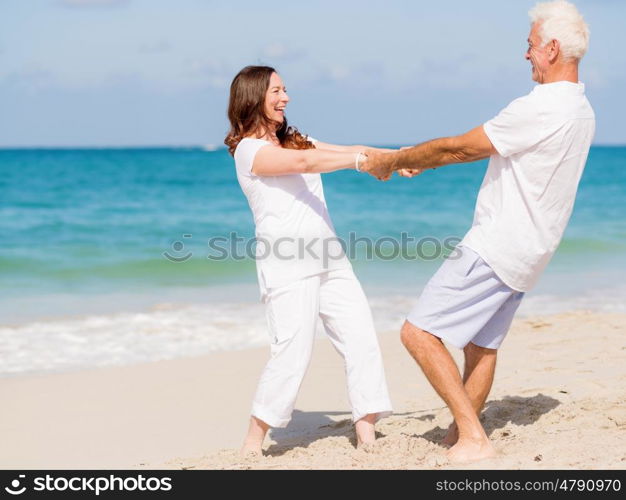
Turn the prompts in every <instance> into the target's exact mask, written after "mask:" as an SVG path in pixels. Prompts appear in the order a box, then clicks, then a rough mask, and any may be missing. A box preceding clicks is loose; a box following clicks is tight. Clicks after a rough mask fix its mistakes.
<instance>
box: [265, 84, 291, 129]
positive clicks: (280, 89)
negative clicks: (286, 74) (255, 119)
mask: <svg viewBox="0 0 626 500" xmlns="http://www.w3.org/2000/svg"><path fill="white" fill-rule="evenodd" d="M288 102H289V96H288V95H287V89H286V88H285V85H284V84H283V80H282V79H281V78H280V76H278V73H272V76H271V77H270V84H269V87H268V89H267V92H266V93H265V115H266V116H267V117H268V118H269V119H270V120H272V121H274V122H277V123H283V121H284V120H285V107H286V106H287V103H288Z"/></svg>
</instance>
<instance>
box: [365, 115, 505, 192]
mask: <svg viewBox="0 0 626 500" xmlns="http://www.w3.org/2000/svg"><path fill="white" fill-rule="evenodd" d="M496 153H497V151H496V149H495V148H494V147H493V145H492V144H491V141H490V140H489V138H488V137H487V134H485V131H484V130H483V126H482V125H480V126H478V127H476V128H474V129H472V130H470V131H469V132H467V133H465V134H463V135H458V136H454V137H443V138H441V139H434V140H432V141H428V142H424V143H422V144H418V145H417V146H414V147H412V148H408V149H404V150H402V151H398V152H397V153H385V154H377V153H368V161H367V164H366V165H365V166H364V168H363V170H364V171H366V172H368V173H369V174H371V175H373V176H374V177H377V178H378V179H381V180H388V179H389V178H390V177H391V175H392V174H393V172H394V171H396V170H400V169H407V170H409V171H415V172H414V173H413V175H416V174H417V173H421V172H422V171H423V170H427V169H429V168H436V167H440V166H443V165H450V164H451V163H467V162H472V161H476V160H482V159H483V158H488V157H489V156H491V155H493V154H496Z"/></svg>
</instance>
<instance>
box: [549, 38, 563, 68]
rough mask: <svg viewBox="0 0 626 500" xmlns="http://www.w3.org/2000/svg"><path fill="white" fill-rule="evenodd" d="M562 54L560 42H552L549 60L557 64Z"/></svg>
mask: <svg viewBox="0 0 626 500" xmlns="http://www.w3.org/2000/svg"><path fill="white" fill-rule="evenodd" d="M560 53H561V44H560V43H559V41H558V40H551V41H550V43H549V44H548V58H549V60H550V62H551V63H553V62H555V61H556V60H557V59H558V57H559V54H560Z"/></svg>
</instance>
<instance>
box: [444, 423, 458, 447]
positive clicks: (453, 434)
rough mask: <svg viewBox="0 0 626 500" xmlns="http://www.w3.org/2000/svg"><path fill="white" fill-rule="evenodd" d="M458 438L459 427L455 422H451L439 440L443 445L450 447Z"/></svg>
mask: <svg viewBox="0 0 626 500" xmlns="http://www.w3.org/2000/svg"><path fill="white" fill-rule="evenodd" d="M458 440H459V429H458V428H457V426H456V422H452V423H451V424H450V427H448V432H447V433H446V436H445V437H444V438H443V439H442V440H441V444H442V445H443V446H447V447H451V446H454V445H455V444H456V442H457V441H458Z"/></svg>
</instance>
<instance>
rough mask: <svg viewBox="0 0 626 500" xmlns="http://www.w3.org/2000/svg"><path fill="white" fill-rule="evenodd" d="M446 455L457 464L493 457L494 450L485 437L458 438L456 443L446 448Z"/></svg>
mask: <svg viewBox="0 0 626 500" xmlns="http://www.w3.org/2000/svg"><path fill="white" fill-rule="evenodd" d="M446 456H447V457H448V459H449V460H450V462H453V463H457V464H458V463H467V462H477V461H478V460H484V459H485V458H493V457H495V456H496V450H495V449H494V447H493V446H492V445H491V443H490V442H489V439H488V438H486V437H485V438H483V439H470V438H459V440H458V441H457V443H456V444H455V445H454V446H453V447H452V448H450V449H449V450H448V453H447V454H446Z"/></svg>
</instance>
